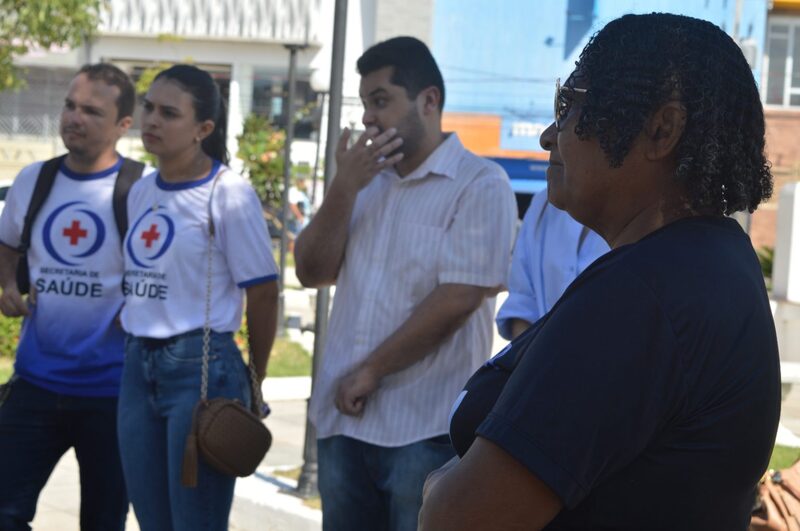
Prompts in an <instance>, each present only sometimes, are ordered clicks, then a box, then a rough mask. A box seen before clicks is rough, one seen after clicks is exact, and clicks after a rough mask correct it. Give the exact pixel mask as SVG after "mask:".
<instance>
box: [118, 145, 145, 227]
mask: <svg viewBox="0 0 800 531" xmlns="http://www.w3.org/2000/svg"><path fill="white" fill-rule="evenodd" d="M143 172H144V164H142V163H141V162H137V161H135V160H131V159H122V167H121V168H120V169H119V173H118V174H117V181H116V182H115V183H114V198H113V200H112V201H113V206H114V220H115V221H116V222H117V231H119V241H120V242H124V241H125V233H126V232H128V192H129V191H130V189H131V186H133V183H135V182H136V181H137V180H138V179H139V178H140V177H141V176H142V173H143Z"/></svg>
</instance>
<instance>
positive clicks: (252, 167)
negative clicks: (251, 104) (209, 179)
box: [236, 114, 286, 213]
mask: <svg viewBox="0 0 800 531" xmlns="http://www.w3.org/2000/svg"><path fill="white" fill-rule="evenodd" d="M236 140H237V141H238V142H239V152H238V153H237V154H236V155H237V156H238V157H239V158H240V159H241V160H242V162H243V163H244V173H245V175H246V176H247V177H248V178H249V179H250V182H251V183H252V185H253V188H255V190H256V193H257V194H258V196H259V197H260V198H261V201H262V203H263V204H264V206H266V207H267V209H268V210H270V211H272V212H273V213H277V212H280V209H281V199H282V197H281V195H282V193H283V146H284V142H285V141H286V133H284V132H283V131H282V130H280V129H276V128H274V127H273V126H272V125H271V124H270V123H269V120H267V119H266V118H264V117H263V116H258V115H256V114H251V115H250V116H248V117H247V118H245V121H244V128H243V131H242V134H241V135H239V136H237V137H236Z"/></svg>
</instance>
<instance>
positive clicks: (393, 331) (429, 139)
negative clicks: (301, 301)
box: [295, 37, 517, 530]
mask: <svg viewBox="0 0 800 531" xmlns="http://www.w3.org/2000/svg"><path fill="white" fill-rule="evenodd" d="M357 66H358V71H359V73H360V74H361V76H362V77H361V85H360V96H361V100H362V102H363V105H364V115H363V119H362V121H363V123H364V126H365V127H366V131H365V132H364V133H363V134H362V135H361V136H360V137H359V138H358V140H356V141H355V142H354V143H353V144H352V146H349V144H350V142H349V140H350V138H351V133H350V132H349V131H347V130H345V132H344V133H343V134H342V137H341V140H340V142H339V145H338V147H337V156H336V162H337V174H336V177H335V179H334V180H333V183H332V185H331V188H330V191H329V192H328V194H327V197H326V198H325V201H324V202H323V204H322V206H321V208H320V209H319V211H318V213H317V215H316V216H315V217H314V219H313V220H312V222H311V223H310V225H309V226H308V227H307V228H306V229H305V230H304V231H303V232H302V233H301V234H300V236H299V237H298V239H297V242H296V246H295V260H296V263H297V275H298V277H299V278H300V281H301V282H302V283H303V284H304V285H305V286H312V287H319V286H325V285H331V284H335V285H336V296H335V299H334V305H333V311H332V314H331V320H330V327H329V332H328V337H327V340H326V345H325V350H324V356H323V358H322V364H321V370H320V371H319V374H318V375H317V379H316V381H315V385H314V392H313V395H312V399H311V408H310V415H311V419H312V421H313V422H314V424H315V426H316V429H317V436H318V438H319V439H318V450H319V486H320V493H321V495H322V505H323V527H324V529H326V530H359V529H367V530H372V529H391V530H406V529H408V530H413V529H416V526H417V513H418V512H419V508H420V505H421V502H422V495H421V494H422V486H423V484H424V481H425V478H426V476H427V474H428V473H429V472H431V471H432V470H434V469H436V468H438V467H439V466H441V465H442V464H444V463H445V462H446V461H448V460H449V459H450V458H451V457H452V456H453V455H454V453H453V450H452V449H451V447H450V443H449V438H448V436H447V433H448V414H449V411H450V406H451V404H452V403H453V401H454V399H455V398H456V397H457V396H458V394H459V392H460V390H461V388H462V386H463V384H464V383H465V382H466V380H467V379H468V378H469V376H470V375H471V374H472V373H473V372H474V371H475V370H476V369H477V368H478V367H479V366H480V365H481V363H483V362H484V361H485V360H486V359H487V358H488V356H489V354H490V350H491V339H492V316H493V310H494V295H495V294H496V293H497V292H498V291H499V290H500V289H503V288H504V286H505V283H506V277H507V274H508V268H509V259H510V254H511V247H512V243H513V234H514V227H515V222H516V215H517V210H516V202H515V201H514V196H513V193H512V191H511V188H510V186H509V183H508V178H507V176H506V175H505V173H504V172H503V170H502V169H501V168H500V167H499V166H497V165H496V164H494V163H492V162H489V161H487V160H485V159H482V158H480V157H477V156H475V155H473V154H472V153H470V152H469V151H467V150H466V149H464V147H463V146H462V145H461V143H460V142H459V140H458V137H457V136H456V135H455V134H454V133H449V134H448V133H443V132H442V128H441V118H442V108H443V106H444V83H443V81H442V76H441V73H440V71H439V68H438V66H437V65H436V62H435V60H434V59H433V57H432V55H431V53H430V51H429V50H428V48H427V47H426V46H425V44H423V43H422V42H420V41H419V40H417V39H414V38H411V37H397V38H394V39H390V40H388V41H385V42H382V43H379V44H377V45H375V46H373V47H372V48H370V49H369V50H367V51H366V52H365V53H364V55H362V56H361V58H360V59H359V60H358V65H357Z"/></svg>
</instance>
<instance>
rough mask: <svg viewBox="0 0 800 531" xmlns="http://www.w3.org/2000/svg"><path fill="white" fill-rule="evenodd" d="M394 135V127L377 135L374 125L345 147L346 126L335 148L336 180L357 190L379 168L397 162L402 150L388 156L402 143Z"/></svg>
mask: <svg viewBox="0 0 800 531" xmlns="http://www.w3.org/2000/svg"><path fill="white" fill-rule="evenodd" d="M396 135H397V129H395V128H394V127H391V128H389V129H387V130H386V131H384V132H383V133H380V134H379V130H378V128H377V127H368V128H367V130H366V131H364V134H362V135H361V137H360V138H359V139H358V140H357V141H356V143H355V144H353V145H352V146H351V147H350V148H349V149H348V147H347V144H348V143H349V141H350V136H351V131H350V130H349V129H345V130H344V131H343V132H342V136H341V137H340V138H339V144H338V146H337V147H336V167H337V170H336V173H337V179H343V180H346V182H347V183H348V184H350V185H352V186H353V187H354V188H355V190H356V191H358V190H361V189H362V188H364V187H365V186H366V185H368V184H369V182H370V181H371V180H372V178H373V177H375V176H376V175H377V174H378V173H379V172H380V171H381V170H383V169H384V168H387V167H389V166H394V165H395V164H397V163H398V162H400V161H401V160H402V159H403V154H402V153H395V154H393V155H391V156H389V154H390V153H393V152H394V151H396V150H397V149H398V148H399V147H400V146H402V145H403V139H402V138H400V137H398V136H396Z"/></svg>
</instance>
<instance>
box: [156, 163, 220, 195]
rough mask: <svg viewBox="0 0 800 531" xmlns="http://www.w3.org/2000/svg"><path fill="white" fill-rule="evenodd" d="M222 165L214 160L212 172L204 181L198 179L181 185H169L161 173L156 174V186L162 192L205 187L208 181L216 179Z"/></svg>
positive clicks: (183, 182)
mask: <svg viewBox="0 0 800 531" xmlns="http://www.w3.org/2000/svg"><path fill="white" fill-rule="evenodd" d="M221 165H222V163H221V162H220V161H218V160H214V161H213V164H212V165H211V171H210V172H208V175H206V176H205V177H203V178H202V179H197V180H196V181H182V182H179V183H169V182H167V181H165V180H164V179H162V178H161V173H156V186H158V187H159V188H161V189H162V190H170V191H175V190H187V189H189V188H194V187H196V186H203V185H204V184H206V183H207V182H208V181H210V180H211V179H213V178H214V176H215V175H216V174H217V172H218V171H219V167H220V166H221Z"/></svg>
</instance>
